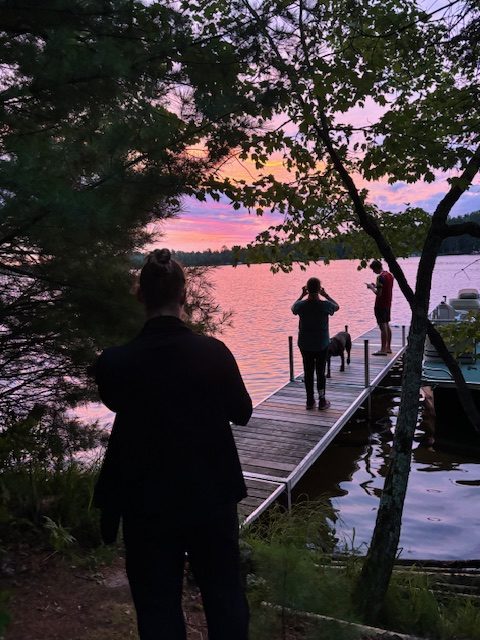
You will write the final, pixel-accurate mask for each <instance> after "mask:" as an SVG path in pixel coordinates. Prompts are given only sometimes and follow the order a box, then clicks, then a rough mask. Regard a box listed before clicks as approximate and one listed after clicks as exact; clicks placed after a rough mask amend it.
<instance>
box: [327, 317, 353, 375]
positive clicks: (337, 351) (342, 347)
mask: <svg viewBox="0 0 480 640" xmlns="http://www.w3.org/2000/svg"><path fill="white" fill-rule="evenodd" d="M351 350H352V337H351V336H350V334H349V333H348V326H347V325H345V331H339V332H338V333H337V334H335V335H334V336H333V338H331V340H330V344H329V345H328V348H327V378H330V377H331V375H330V358H331V357H332V356H340V358H341V359H342V364H341V366H340V371H345V352H347V364H350V351H351Z"/></svg>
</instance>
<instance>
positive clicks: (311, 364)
mask: <svg viewBox="0 0 480 640" xmlns="http://www.w3.org/2000/svg"><path fill="white" fill-rule="evenodd" d="M300 352H301V354H302V358H303V372H304V381H305V391H306V392H307V402H308V403H312V402H313V401H314V399H315V398H314V395H313V389H314V387H313V373H314V371H315V372H316V374H317V389H318V393H319V395H325V364H326V361H327V349H326V348H325V349H322V350H321V351H304V350H303V349H300Z"/></svg>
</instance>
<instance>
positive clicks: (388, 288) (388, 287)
mask: <svg viewBox="0 0 480 640" xmlns="http://www.w3.org/2000/svg"><path fill="white" fill-rule="evenodd" d="M377 287H380V293H379V294H378V295H377V296H376V298H375V307H376V308H381V309H390V307H391V306H392V289H393V276H392V274H391V273H390V271H382V273H380V275H379V276H378V278H377Z"/></svg>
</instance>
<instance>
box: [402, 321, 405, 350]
mask: <svg viewBox="0 0 480 640" xmlns="http://www.w3.org/2000/svg"><path fill="white" fill-rule="evenodd" d="M404 346H405V325H404V324H402V347H404Z"/></svg>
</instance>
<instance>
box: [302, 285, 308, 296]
mask: <svg viewBox="0 0 480 640" xmlns="http://www.w3.org/2000/svg"><path fill="white" fill-rule="evenodd" d="M307 293H308V289H307V286H306V285H304V286H303V287H302V297H303V296H306V295H307Z"/></svg>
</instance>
